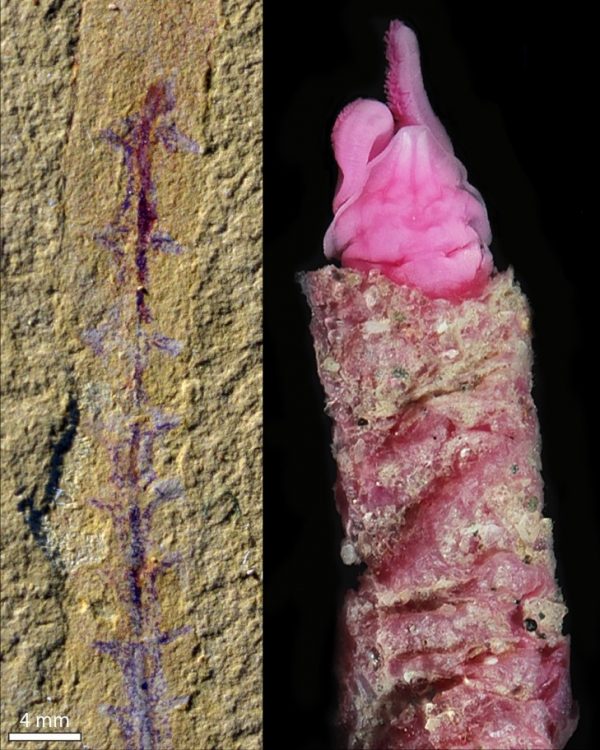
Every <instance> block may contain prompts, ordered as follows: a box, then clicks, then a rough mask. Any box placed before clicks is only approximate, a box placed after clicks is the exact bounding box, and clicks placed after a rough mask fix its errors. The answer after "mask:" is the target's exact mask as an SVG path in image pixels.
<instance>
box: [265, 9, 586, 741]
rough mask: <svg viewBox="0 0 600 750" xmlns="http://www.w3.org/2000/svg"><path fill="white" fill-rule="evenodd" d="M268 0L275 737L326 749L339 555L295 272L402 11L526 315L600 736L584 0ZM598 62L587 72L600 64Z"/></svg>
mask: <svg viewBox="0 0 600 750" xmlns="http://www.w3.org/2000/svg"><path fill="white" fill-rule="evenodd" d="M557 7H560V10H558V11H557V10H555V11H552V12H551V11H550V6H549V5H547V4H539V6H538V4H536V3H526V2H522V3H516V2H512V1H511V0H508V1H506V2H479V3H471V2H442V1H441V0H440V1H438V2H435V1H433V0H432V1H430V2H427V1H426V0H421V2H416V1H415V2H405V1H404V0H396V1H395V2H384V1H383V0H380V1H377V0H372V1H371V2H368V1H366V0H362V1H358V2H316V0H304V2H301V3H285V2H282V1H281V0H280V1H279V2H276V1H275V0H265V16H266V18H265V171H264V178H265V277H264V281H265V292H264V294H265V297H264V302H265V377H264V387H265V547H266V550H265V652H264V654H265V661H264V665H265V666H264V669H265V675H264V676H265V693H264V699H265V702H264V711H265V714H264V715H265V748H266V750H280V749H282V748H285V749H286V750H300V749H302V750H321V749H323V750H325V749H329V750H333V748H334V747H335V745H334V742H333V739H332V733H331V722H332V717H333V715H334V711H335V682H334V677H333V673H332V654H333V650H334V635H335V632H334V631H335V617H336V611H337V608H338V607H339V603H340V600H341V595H342V592H343V589H344V588H345V587H347V586H349V585H352V575H353V574H352V572H351V571H348V570H346V569H344V566H342V564H341V562H340V561H339V543H340V539H341V535H340V529H339V525H338V521H337V517H336V514H335V512H334V507H333V495H332V492H331V488H332V484H333V480H334V475H335V474H334V465H333V461H332V459H331V456H330V453H329V442H330V435H329V424H328V421H327V419H326V417H325V416H324V414H323V396H322V391H321V388H320V385H319V382H318V380H317V376H316V372H315V362H314V355H313V353H312V344H311V341H310V338H309V335H308V322H309V315H308V309H307V306H306V304H305V300H304V298H303V297H302V294H301V292H300V288H299V286H298V284H297V282H296V280H295V273H296V272H298V271H301V270H308V269H312V268H316V267H318V266H320V265H323V263H324V258H323V255H322V250H321V247H322V239H323V234H324V232H325V230H326V228H327V225H328V223H329V221H330V220H331V199H332V196H333V190H334V186H335V181H336V170H335V165H334V162H333V159H332V155H331V150H330V145H329V135H330V132H331V127H332V125H333V122H334V120H335V117H336V115H337V113H338V112H339V111H340V109H341V108H342V107H343V106H344V105H345V104H347V103H348V102H349V101H351V100H352V99H354V98H356V97H358V96H363V97H372V98H379V99H382V98H383V81H384V72H385V62H384V46H383V35H384V32H385V29H386V28H387V25H388V23H389V21H390V20H391V19H392V18H400V19H402V20H404V21H405V22H407V23H409V25H411V26H412V27H413V28H414V29H415V30H416V32H417V36H418V38H419V42H420V46H421V55H422V66H423V72H424V78H425V85H426V89H427V91H428V94H429V97H430V100H431V102H432V105H433V107H434V110H435V111H436V113H437V114H438V115H439V116H440V118H441V120H442V122H443V123H444V125H445V126H446V129H447V130H448V132H449V135H450V137H451V139H452V141H453V143H454V146H455V150H456V153H457V155H458V157H459V158H460V159H461V160H462V161H463V163H464V164H465V166H466V167H467V170H468V172H469V180H470V182H471V183H472V184H473V185H474V186H476V187H477V188H478V189H479V190H480V192H481V193H482V195H483V197H484V199H485V200H486V204H487V207H488V212H489V216H490V221H491V225H492V231H493V233H494V242H493V244H492V252H493V254H494V257H495V260H496V265H497V266H498V267H499V268H501V269H504V268H506V267H507V266H508V265H512V266H513V267H514V268H515V270H516V275H517V278H518V279H519V281H520V283H521V285H522V287H523V289H524V291H525V292H526V294H527V295H528V297H529V300H530V303H531V306H532V309H533V314H534V330H535V338H534V349H535V372H534V376H535V391H534V396H535V399H536V403H537V405H538V410H539V416H540V422H541V430H542V440H543V456H542V458H543V464H544V479H545V482H546V513H547V514H548V515H550V516H551V517H552V518H553V519H554V530H555V551H556V555H557V558H558V559H559V566H558V575H559V580H560V583H561V585H562V587H563V591H564V593H565V597H566V599H567V604H568V606H569V609H570V613H569V615H568V617H567V621H566V630H567V632H569V633H570V634H571V638H572V676H573V689H574V693H575V696H576V698H577V700H578V702H579V705H580V711H581V719H580V723H579V728H578V730H577V732H576V734H575V736H574V737H573V739H572V740H571V741H570V743H569V745H568V748H569V750H576V749H577V750H583V749H586V750H587V749H588V748H589V749H591V748H592V747H595V746H597V744H598V742H599V741H600V735H599V732H598V718H597V709H598V708H600V696H599V691H598V682H599V681H600V659H599V651H600V638H599V634H600V621H599V619H598V589H599V584H598V573H599V568H600V566H599V565H598V562H599V549H600V534H599V528H598V509H597V506H596V505H595V502H594V501H595V500H596V499H597V498H598V492H597V485H598V472H597V470H596V471H595V472H593V471H592V461H593V459H594V457H595V455H596V452H597V448H598V445H597V440H596V439H595V437H594V436H593V435H592V425H593V424H594V423H595V422H596V421H597V419H598V392H597V388H595V385H596V383H597V380H598V377H597V366H596V364H595V355H596V350H597V348H598V338H599V337H598V331H597V326H598V315H597V304H598V302H597V299H598V292H597V287H598V276H597V271H596V257H597V253H598V238H597V231H596V228H595V225H594V226H593V223H594V222H593V219H595V214H594V208H595V202H596V201H597V200H598V189H597V187H596V184H595V181H594V178H593V175H594V170H595V169H596V170H597V161H598V158H597V146H596V144H597V139H598V135H597V133H598V122H597V119H596V117H595V116H594V115H593V114H592V106H594V105H595V98H597V89H598V86H597V83H596V80H595V75H596V73H597V55H596V54H595V53H596V48H597V45H598V41H597V38H596V34H597V31H596V25H595V24H594V23H592V18H591V11H584V10H583V3H581V2H572V3H568V4H566V3H565V4H562V5H559V6H557ZM592 65H594V70H592Z"/></svg>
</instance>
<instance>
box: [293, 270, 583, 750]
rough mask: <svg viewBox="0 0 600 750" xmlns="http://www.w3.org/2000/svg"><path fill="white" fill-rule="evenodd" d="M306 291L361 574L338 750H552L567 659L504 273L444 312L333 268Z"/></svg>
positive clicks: (349, 607)
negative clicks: (340, 749)
mask: <svg viewBox="0 0 600 750" xmlns="http://www.w3.org/2000/svg"><path fill="white" fill-rule="evenodd" d="M304 288H305V292H306V294H307V296H308V300H309V303H310V306H311V308H312V314H313V317H312V325H311V331H312V334H313V337H314V343H315V349H316V355H317V362H318V368H319V374H320V378H321V381H322V383H323V386H324V389H325V393H326V397H327V410H328V413H329V415H330V416H331V418H332V420H333V451H334V455H335V458H336V460H337V465H338V479H337V486H336V499H337V505H338V508H339V511H340V514H341V517H342V521H343V526H344V530H345V534H346V540H345V542H344V544H343V546H342V557H343V558H344V561H345V562H347V563H357V562H359V561H360V562H363V563H365V564H366V566H367V570H366V572H365V573H364V574H363V575H362V577H361V579H360V582H359V586H358V589H357V590H356V591H350V592H349V593H348V595H347V598H346V602H345V607H344V611H343V613H342V622H341V631H342V633H341V642H340V651H339V664H338V668H339V682H340V688H341V693H340V713H339V718H340V724H341V727H342V731H343V735H344V737H345V741H346V743H347V747H348V748H356V750H358V749H359V748H360V750H395V749H400V748H415V749H416V748H418V749H419V750H425V749H426V748H444V750H449V749H450V748H490V749H491V748H494V750H500V748H506V749H507V750H508V749H510V750H514V749H515V748H529V749H534V748H540V749H541V748H561V747H563V746H564V744H565V743H566V741H567V739H568V737H569V736H570V734H571V733H572V731H573V729H574V723H575V721H574V710H573V704H572V700H571V695H570V687H569V669H568V662H569V649H568V640H567V639H566V638H565V637H564V636H563V635H561V624H562V619H563V616H564V613H565V607H564V604H563V602H562V597H561V594H560V591H559V590H558V588H557V585H556V582H555V578H554V567H555V562H554V557H553V553H552V538H551V522H550V521H549V520H548V519H546V518H544V517H543V515H542V512H541V511H542V504H543V490H542V479H541V476H540V442H539V435H538V427H537V417H536V411H535V406H534V403H533V400H532V397H531V346H530V328H529V313H528V308H527V303H526V300H525V297H524V295H523V294H522V293H521V291H520V290H519V288H518V286H516V285H515V283H514V282H513V279H512V274H511V273H510V272H507V273H501V274H497V275H495V276H494V277H493V278H492V279H491V280H490V281H489V282H488V283H487V285H486V287H485V289H484V290H483V292H482V293H481V295H480V296H479V297H478V298H476V299H468V300H463V301H462V302H453V301H449V300H445V299H431V298H429V297H428V296H426V295H424V294H423V293H422V292H421V291H419V290H417V289H412V288H410V287H407V286H402V285H398V284H395V283H393V282H391V281H390V280H388V279H387V278H386V277H384V276H383V275H382V274H381V273H380V272H378V271H369V272H363V271H354V270H349V269H337V268H334V267H332V266H328V267H326V268H323V269H321V270H319V271H316V272H312V273H309V274H306V276H305V277H304Z"/></svg>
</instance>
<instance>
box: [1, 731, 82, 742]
mask: <svg viewBox="0 0 600 750" xmlns="http://www.w3.org/2000/svg"><path fill="white" fill-rule="evenodd" d="M47 740H55V741H56V740H58V741H60V742H81V732H9V735H8V741H9V742H42V741H47Z"/></svg>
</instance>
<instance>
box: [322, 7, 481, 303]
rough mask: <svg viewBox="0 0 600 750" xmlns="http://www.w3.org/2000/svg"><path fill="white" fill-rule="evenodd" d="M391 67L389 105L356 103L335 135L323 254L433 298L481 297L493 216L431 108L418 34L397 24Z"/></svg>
mask: <svg viewBox="0 0 600 750" xmlns="http://www.w3.org/2000/svg"><path fill="white" fill-rule="evenodd" d="M387 60H388V75H387V81H386V92H387V98H388V105H387V106H386V105H385V104H382V103H381V102H378V101H374V100H371V99H358V100H357V101H355V102H353V103H352V104H350V105H348V106H347V107H346V108H345V109H344V110H343V111H342V112H341V113H340V115H339V117H338V119H337V121H336V123H335V126H334V128H333V134H332V141H333V148H334V151H335V157H336V160H337V163H338V165H339V168H340V177H339V182H338V187H337V190H336V194H335V198H334V201H333V209H334V212H335V217H334V220H333V222H332V224H331V226H330V227H329V229H328V230H327V234H326V235H325V243H324V247H325V254H326V255H327V257H328V258H339V259H340V260H341V262H342V265H344V266H348V267H351V268H356V269H363V270H368V269H371V268H377V269H380V270H381V271H382V273H384V274H385V275H386V276H387V277H388V278H390V279H391V280H392V281H394V282H396V283H398V284H407V285H409V286H413V287H417V288H419V289H421V290H422V291H423V292H424V293H425V294H427V295H428V296H430V297H444V298H447V299H460V298H465V297H473V296H476V295H478V294H479V293H480V292H481V291H482V289H483V287H484V285H485V283H486V281H487V279H488V278H489V276H490V274H491V272H492V270H493V262H492V256H491V254H490V251H489V250H488V247H487V246H488V244H489V243H490V241H491V232H490V226H489V223H488V219H487V212H486V209H485V206H484V204H483V201H482V199H481V196H480V195H479V193H478V192H477V190H475V188H473V187H472V186H471V185H470V184H469V183H468V182H467V173H466V170H465V168H464V167H463V165H462V164H461V163H460V161H459V160H458V159H457V158H456V156H454V151H453V149H452V144H451V143H450V139H449V138H448V135H447V133H446V131H445V130H444V127H443V125H442V124H441V123H440V121H439V120H438V118H437V117H436V116H435V114H434V113H433V111H432V109H431V106H430V104H429V101H428V99H427V95H426V94H425V90H424V88H423V81H422V78H421V69H420V64H419V50H418V45H417V40H416V37H415V35H414V34H413V32H412V31H411V30H410V29H409V28H408V27H407V26H404V24H402V23H401V22H399V21H395V22H393V23H392V25H391V26H390V29H389V32H388V35H387Z"/></svg>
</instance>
